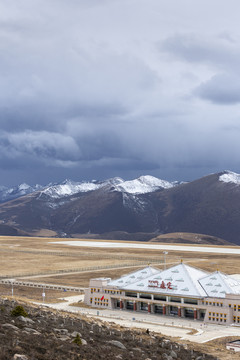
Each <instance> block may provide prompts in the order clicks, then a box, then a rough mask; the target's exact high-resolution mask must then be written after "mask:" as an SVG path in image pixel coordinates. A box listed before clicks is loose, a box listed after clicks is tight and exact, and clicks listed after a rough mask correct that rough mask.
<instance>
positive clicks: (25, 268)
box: [0, 236, 240, 291]
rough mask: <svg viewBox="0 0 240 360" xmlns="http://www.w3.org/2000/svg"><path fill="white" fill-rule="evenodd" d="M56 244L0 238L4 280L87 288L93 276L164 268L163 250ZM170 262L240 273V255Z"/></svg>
mask: <svg viewBox="0 0 240 360" xmlns="http://www.w3.org/2000/svg"><path fill="white" fill-rule="evenodd" d="M63 240H66V239H63ZM71 240H72V239H71ZM54 241H61V239H52V238H29V237H4V236H2V237H0V278H2V277H7V276H8V277H12V278H19V279H20V278H24V279H26V280H31V281H34V282H40V283H50V284H61V285H64V286H68V285H69V286H78V287H86V286H88V282H89V279H90V278H93V277H102V276H106V277H111V278H117V277H119V276H121V275H123V274H126V273H129V272H131V271H135V270H136V269H138V268H142V267H143V266H146V265H147V264H151V265H152V266H156V267H158V268H160V269H162V268H163V267H164V264H163V261H164V257H163V256H164V255H163V251H161V250H150V249H149V250H146V249H127V248H123V249H114V248H113V249H109V248H92V247H89V248H88V247H73V246H68V245H61V244H53V242H54ZM88 241H91V240H89V239H88ZM125 243H126V242H125ZM166 260H167V264H166V265H167V266H172V265H174V264H177V263H179V262H180V261H181V260H183V262H185V263H186V264H189V265H192V266H195V267H199V268H201V269H203V270H207V271H214V270H220V271H222V272H225V273H227V274H235V273H240V268H239V260H240V255H225V254H223V255H220V254H206V253H196V254H195V253H193V252H191V253H190V252H183V251H181V252H179V251H168V255H167V259H166ZM109 267H111V268H109ZM29 291H32V289H29Z"/></svg>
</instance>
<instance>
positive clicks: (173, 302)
mask: <svg viewBox="0 0 240 360" xmlns="http://www.w3.org/2000/svg"><path fill="white" fill-rule="evenodd" d="M84 302H85V303H86V304H87V305H90V306H93V307H97V308H105V309H106V308H108V309H119V310H128V311H132V312H135V311H141V312H146V313H154V314H159V315H160V316H177V317H181V318H192V319H194V320H201V321H204V322H205V323H214V324H221V325H230V324H240V281H238V280H236V279H235V278H233V277H231V276H228V275H225V274H223V273H221V272H219V271H216V272H213V273H207V272H205V271H203V270H200V269H197V268H194V267H192V266H188V265H186V264H184V263H180V264H178V265H175V266H173V267H170V268H168V269H166V270H159V269H156V268H154V267H151V266H147V267H146V268H144V269H141V270H137V271H135V272H132V273H130V274H128V275H124V276H122V277H120V278H118V279H116V280H111V278H97V279H91V280H90V284H89V288H87V289H86V290H85V299H84Z"/></svg>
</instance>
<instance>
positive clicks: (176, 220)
mask: <svg viewBox="0 0 240 360" xmlns="http://www.w3.org/2000/svg"><path fill="white" fill-rule="evenodd" d="M0 202H1V204H0V234H6V235H9V234H10V235H11V234H12V235H16V234H28V235H39V234H43V233H45V234H46V235H49V236H51V235H52V236H69V237H71V236H72V237H77V236H79V235H80V234H89V236H91V234H105V233H113V232H125V233H131V234H133V233H144V234H146V233H151V234H155V236H157V235H159V234H166V233H174V232H188V233H199V234H206V235H211V236H215V237H219V238H222V239H225V240H227V241H229V242H232V243H235V244H240V236H239V234H240V221H239V220H240V175H239V174H236V173H233V172H231V171H223V172H221V173H217V174H211V175H208V176H205V177H203V178H200V179H198V180H195V181H192V182H187V183H181V182H168V181H165V180H161V179H158V178H156V177H153V176H141V177H140V178H138V179H134V180H130V181H124V180H123V179H121V178H113V179H108V180H105V181H91V182H73V181H71V180H65V181H64V182H62V183H60V184H49V185H48V186H45V187H43V186H41V185H36V186H33V187H30V186H29V185H27V184H22V185H20V186H17V187H15V188H11V189H8V188H6V187H0ZM152 237H154V236H152Z"/></svg>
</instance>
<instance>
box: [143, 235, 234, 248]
mask: <svg viewBox="0 0 240 360" xmlns="http://www.w3.org/2000/svg"><path fill="white" fill-rule="evenodd" d="M149 242H160V243H181V244H201V245H203V244H205V245H222V246H223V245H225V246H227V245H235V244H233V243H231V242H229V241H226V240H223V239H220V238H218V237H216V236H210V235H204V234H193V233H184V232H183V233H182V232H181V233H180V232H177V233H169V234H162V235H158V236H156V237H154V238H152V239H150V240H149Z"/></svg>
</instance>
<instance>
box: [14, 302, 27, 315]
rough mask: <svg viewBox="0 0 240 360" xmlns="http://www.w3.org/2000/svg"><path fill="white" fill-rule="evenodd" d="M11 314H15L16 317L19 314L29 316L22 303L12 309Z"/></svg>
mask: <svg viewBox="0 0 240 360" xmlns="http://www.w3.org/2000/svg"><path fill="white" fill-rule="evenodd" d="M11 315H12V316H15V317H17V316H24V317H27V316H28V313H27V312H26V311H25V309H24V307H23V306H22V305H18V306H16V307H15V308H14V309H13V310H12V311H11Z"/></svg>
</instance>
